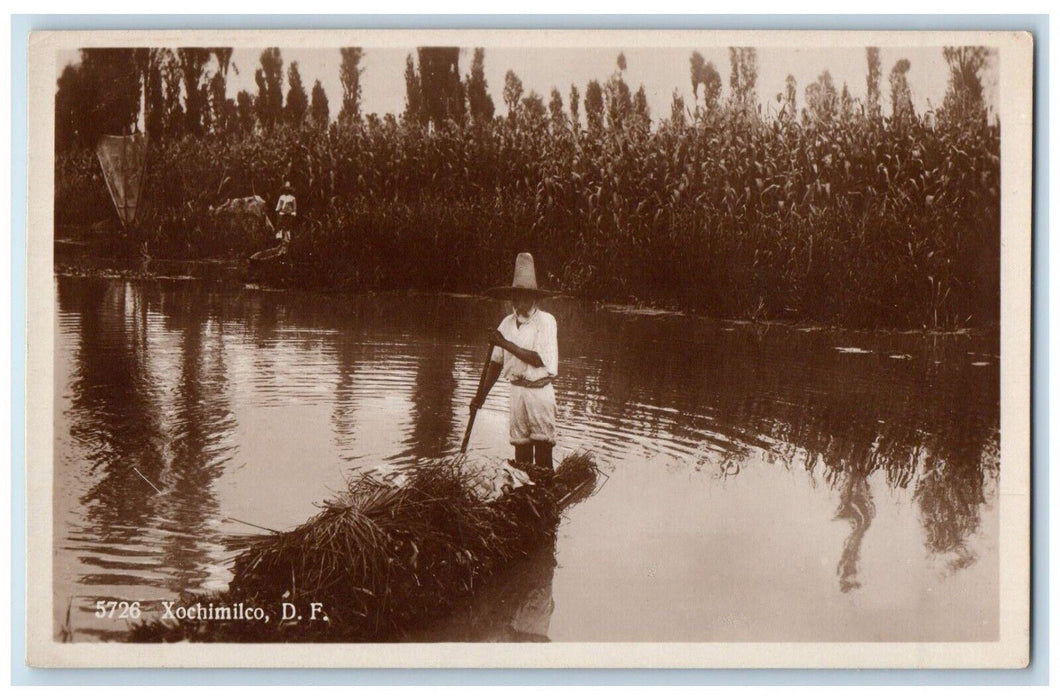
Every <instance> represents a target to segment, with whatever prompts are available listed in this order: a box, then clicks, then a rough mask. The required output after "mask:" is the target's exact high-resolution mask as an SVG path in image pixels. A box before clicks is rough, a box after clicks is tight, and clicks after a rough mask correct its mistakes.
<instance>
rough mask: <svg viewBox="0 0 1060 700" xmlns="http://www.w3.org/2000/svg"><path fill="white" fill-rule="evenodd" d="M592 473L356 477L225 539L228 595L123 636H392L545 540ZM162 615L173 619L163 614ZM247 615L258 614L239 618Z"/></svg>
mask: <svg viewBox="0 0 1060 700" xmlns="http://www.w3.org/2000/svg"><path fill="white" fill-rule="evenodd" d="M598 474H599V472H598V470H597V467H596V463H595V460H594V459H593V457H592V456H591V455H590V454H588V453H579V454H572V455H569V456H568V457H566V458H565V459H564V460H563V462H562V463H561V464H560V465H559V467H558V468H557V469H556V473H555V475H554V476H553V477H552V478H548V477H545V476H543V475H540V474H535V473H533V472H532V473H531V474H530V475H529V479H530V481H529V483H523V482H524V481H527V480H526V478H525V475H524V474H523V473H522V472H519V471H518V470H514V469H510V468H508V467H506V466H504V465H502V466H500V467H498V466H496V465H491V464H485V463H479V462H475V461H473V460H469V459H465V458H463V457H458V458H451V459H447V460H441V461H437V462H430V463H425V464H421V465H419V466H417V467H414V468H412V469H409V470H405V471H402V472H400V473H398V474H397V475H396V476H394V475H391V476H381V475H379V474H361V475H358V476H357V477H355V478H352V479H351V481H350V482H349V483H348V484H347V487H346V489H345V490H344V491H343V492H342V493H340V494H338V495H336V496H335V497H334V498H333V499H331V500H329V501H327V502H325V503H324V504H323V505H322V507H321V510H320V512H319V513H317V514H316V515H315V516H313V517H312V518H310V519H309V520H308V521H306V522H305V523H304V524H302V525H300V526H298V527H296V528H295V529H293V530H291V531H289V532H271V531H270V532H267V533H264V534H260V535H249V536H239V537H234V538H231V539H230V540H229V541H228V543H227V544H228V546H229V547H231V548H232V549H233V550H234V551H235V552H236V554H235V558H234V563H233V567H232V570H233V577H232V581H231V583H230V585H229V588H228V590H227V591H226V592H223V593H216V594H210V595H198V596H187V597H186V598H184V599H182V600H180V601H178V602H176V603H172V604H167V605H166V606H164V608H163V612H161V613H160V614H159V615H157V616H153V617H150V618H148V619H147V620H145V622H144V623H143V624H140V625H138V626H136V627H135V628H134V629H133V630H132V634H131V637H132V641H138V642H143V641H181V640H198V641H219V642H220V641H295V640H316V641H386V640H396V639H401V638H402V637H403V636H404V635H406V634H407V633H409V632H411V631H414V630H415V629H416V628H417V627H420V626H422V625H424V624H425V623H427V622H429V621H430V620H432V619H435V618H437V617H439V616H441V615H444V614H445V613H446V612H448V611H450V610H451V609H452V608H453V607H454V605H455V604H457V603H458V602H460V601H461V600H462V599H465V598H466V597H467V596H469V595H471V594H472V593H474V592H475V591H476V590H477V589H478V588H479V587H480V586H481V585H483V584H484V583H486V582H487V581H488V580H489V579H490V578H492V577H493V576H494V575H496V574H498V573H500V572H501V571H503V570H504V568H505V567H506V565H511V564H514V563H515V562H516V561H518V560H520V559H522V558H525V557H526V556H527V555H529V554H531V553H532V552H533V551H535V550H536V549H538V548H540V547H541V545H543V544H546V543H548V542H551V541H552V540H553V538H554V537H555V528H556V525H557V523H558V522H559V515H560V513H561V512H562V511H563V509H564V508H566V507H567V506H569V505H570V504H571V503H572V502H574V501H575V500H577V499H579V498H582V497H584V496H585V495H586V494H588V493H589V492H591V491H592V489H593V488H594V486H595V484H596V480H597V476H598ZM513 477H514V478H513ZM506 480H507V481H508V482H509V483H510V484H511V485H505V484H504V481H506ZM313 604H318V605H319V607H313ZM166 609H168V610H170V611H177V614H174V615H171V616H169V617H170V618H171V619H163V618H164V617H166V615H165V614H164V611H165V610H166ZM180 611H190V614H183V613H180ZM259 611H260V612H259ZM292 611H297V614H298V615H301V616H302V619H301V620H299V619H297V618H294V617H291V615H292ZM314 612H315V614H316V618H317V619H315V620H311V619H309V618H310V617H311V616H312V615H313V614H314ZM285 613H286V616H287V617H290V618H291V619H288V620H284V619H283V618H284V617H285ZM255 614H256V615H259V616H261V618H262V619H257V620H255V619H244V618H246V617H252V616H253V615H255ZM189 617H196V618H200V619H188V618H189ZM173 618H175V619H173ZM181 618H183V619H181ZM201 618H207V619H201ZM210 618H212V619H210ZM224 618H240V619H224Z"/></svg>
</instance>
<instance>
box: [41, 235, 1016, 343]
mask: <svg viewBox="0 0 1060 700" xmlns="http://www.w3.org/2000/svg"><path fill="white" fill-rule="evenodd" d="M60 257H65V256H59V255H58V254H57V255H56V262H55V265H54V270H53V272H54V274H55V275H56V276H61V277H80V278H94V279H124V280H131V281H144V282H150V281H204V282H210V283H218V284H224V285H225V286H226V287H228V286H231V288H233V289H237V288H238V289H257V290H261V291H270V292H287V291H293V292H302V293H311V294H324V295H329V296H330V295H339V296H345V295H353V296H361V295H370V296H376V295H403V296H412V295H418V294H428V295H439V296H454V297H474V298H482V299H483V300H487V299H489V297H486V296H484V295H482V294H476V293H474V292H470V291H453V290H440V289H439V290H432V289H416V288H404V289H355V288H342V287H338V286H334V285H323V286H313V285H305V284H299V281H300V280H299V278H298V277H297V276H290V277H288V278H286V279H272V280H268V279H266V280H251V279H248V275H247V271H248V269H249V263H248V262H247V261H240V260H155V259H149V260H145V259H141V260H140V261H139V262H140V269H138V270H137V269H133V267H132V265H131V264H130V263H132V262H133V259H131V258H130V257H107V258H103V257H92V258H90V259H81V260H79V261H77V262H76V263H75V262H74V261H67V262H59V258H60ZM86 263H87V264H86ZM104 265H106V266H104ZM270 267H272V268H276V267H281V265H279V264H276V263H272V264H270ZM151 268H154V269H151ZM193 271H199V272H203V271H209V272H212V273H213V274H194V273H193ZM266 274H267V273H266ZM270 281H271V282H276V283H277V284H270ZM563 296H565V297H566V298H574V297H569V296H567V295H563ZM579 301H583V302H584V303H587V304H591V305H593V306H594V307H596V308H598V309H600V310H603V311H609V312H613V313H625V314H630V315H640V316H677V317H682V318H689V319H702V320H708V321H712V322H716V323H719V324H722V325H733V326H749V327H758V328H766V329H768V328H785V329H789V330H796V331H804V332H809V331H830V332H848V333H874V334H885V335H922V336H925V337H933V336H955V335H991V334H993V335H994V336H997V335H998V334H999V332H1000V328H999V327H997V326H994V325H991V326H971V327H966V328H890V327H873V326H849V325H841V324H837V323H825V322H817V321H813V320H796V319H767V318H716V317H714V316H710V315H708V314H703V313H697V312H694V311H688V310H684V309H678V308H667V307H665V306H661V305H657V304H651V303H643V302H638V301H627V302H624V303H623V302H620V301H615V300H606V299H580V300H579Z"/></svg>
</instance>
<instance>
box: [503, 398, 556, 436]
mask: <svg viewBox="0 0 1060 700" xmlns="http://www.w3.org/2000/svg"><path fill="white" fill-rule="evenodd" d="M508 433H509V436H510V442H511V443H512V444H513V445H529V444H530V443H531V442H548V443H551V444H553V445H555V444H556V391H555V390H554V389H553V388H552V385H551V384H548V385H547V386H543V387H541V388H540V389H530V388H527V387H525V386H516V385H514V384H512V385H511V407H510V410H509V411H508Z"/></svg>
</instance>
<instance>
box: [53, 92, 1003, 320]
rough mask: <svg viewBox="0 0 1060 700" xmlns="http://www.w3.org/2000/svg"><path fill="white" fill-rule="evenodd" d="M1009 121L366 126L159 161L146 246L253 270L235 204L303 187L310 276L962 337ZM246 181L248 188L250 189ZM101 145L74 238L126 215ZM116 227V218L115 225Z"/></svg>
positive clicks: (70, 158)
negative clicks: (239, 261)
mask: <svg viewBox="0 0 1060 700" xmlns="http://www.w3.org/2000/svg"><path fill="white" fill-rule="evenodd" d="M999 143H1000V134H999V130H998V128H997V127H992V126H987V125H986V124H985V123H981V124H975V125H968V124H964V125H958V124H941V125H935V126H934V127H929V126H927V125H925V124H922V123H920V122H918V121H916V120H906V121H903V122H888V121H883V120H871V119H867V118H865V117H863V116H860V115H857V114H853V115H846V116H837V117H836V118H835V119H834V120H832V121H829V122H827V123H823V122H805V123H804V122H797V121H794V120H790V121H785V120H780V119H778V120H761V119H758V118H756V117H748V116H746V115H742V114H739V113H732V112H726V111H721V112H720V113H718V114H716V115H714V116H711V117H705V118H701V119H698V120H696V121H695V122H694V123H693V124H689V125H674V124H670V123H668V122H664V123H663V124H662V125H661V126H660V127H659V128H657V129H655V130H653V131H649V130H646V129H644V128H643V127H642V126H638V125H636V124H632V123H631V124H627V125H623V126H621V127H618V128H614V129H610V128H607V129H605V128H595V129H593V130H591V131H584V130H583V131H572V130H571V129H570V128H569V127H568V126H565V125H563V126H559V125H555V124H549V123H547V122H545V121H541V122H538V123H528V122H526V121H525V120H520V121H508V120H500V119H499V120H496V121H494V122H493V123H491V124H488V125H484V126H483V125H480V126H467V127H458V126H455V125H454V126H452V128H447V129H438V130H432V131H430V132H428V131H425V130H423V129H422V128H421V127H419V126H416V125H410V124H404V123H399V122H397V121H392V120H391V121H387V122H379V121H372V122H361V123H358V124H354V125H346V126H343V127H338V126H335V125H333V126H332V127H331V128H330V129H317V128H312V127H308V126H306V127H304V128H298V129H295V128H277V129H275V130H272V131H266V132H259V133H256V134H253V135H248V136H232V135H225V136H212V135H208V136H204V137H201V138H190V137H189V138H184V139H183V140H180V141H176V142H165V143H162V144H155V145H153V146H152V149H151V154H150V162H149V167H148V176H147V177H148V179H147V184H146V187H147V190H146V202H147V206H146V208H145V210H144V212H143V216H142V217H141V219H140V221H139V223H138V225H137V228H136V229H135V230H134V231H133V232H132V233H131V235H130V237H129V243H128V245H130V246H137V247H139V246H140V245H141V244H143V243H146V244H147V250H149V251H150V254H151V255H152V256H154V257H157V258H179V259H189V258H190V259H198V258H216V257H240V256H244V255H246V254H248V253H250V252H253V251H255V250H258V249H260V248H262V247H264V245H266V244H267V243H268V240H267V238H266V237H265V234H264V233H263V232H248V231H246V230H243V229H241V228H240V227H238V226H233V225H226V224H225V223H224V222H219V221H216V220H214V219H212V218H211V217H210V215H209V213H208V207H209V206H210V205H213V204H218V203H219V202H221V201H222V200H223V199H224V198H227V197H234V196H247V195H250V194H259V195H261V196H263V197H264V198H265V199H266V201H267V202H268V203H269V205H270V208H271V206H272V205H274V203H275V199H276V196H277V195H278V192H279V188H280V186H281V185H282V183H283V180H284V179H285V178H287V179H290V180H291V181H292V183H293V184H294V186H295V187H296V189H297V192H298V198H299V206H300V211H301V215H302V216H301V219H302V220H301V225H300V229H299V230H298V231H297V233H296V236H295V241H294V243H293V246H292V251H291V257H292V261H293V262H296V263H300V265H299V266H298V267H297V269H298V275H297V278H298V279H297V281H298V282H299V283H300V284H303V285H305V286H308V287H325V288H334V289H349V290H364V289H394V288H417V289H431V290H442V291H475V290H479V289H482V288H484V287H487V286H490V285H494V284H498V283H501V282H504V281H505V280H506V278H507V276H508V275H509V274H510V267H511V261H512V260H513V258H514V255H515V253H516V252H518V251H520V250H530V251H532V252H534V254H535V257H536V259H537V261H538V265H539V275H540V276H541V277H542V278H543V279H541V282H542V284H547V285H549V286H551V287H554V288H559V289H562V290H564V291H566V292H569V293H571V294H575V295H580V296H585V297H588V298H593V299H600V300H607V301H616V302H630V301H635V302H641V303H647V304H653V305H658V306H664V307H672V308H681V309H687V310H692V311H697V312H701V313H706V314H710V315H715V316H719V317H728V318H741V317H742V318H759V319H781V320H794V321H800V322H821V323H833V324H841V325H846V326H856V327H875V326H887V327H900V328H919V327H931V328H951V327H968V326H989V325H994V324H996V322H997V319H998V313H999V310H998V298H999V283H998V275H999V269H998V260H999V243H1000V194H999V192H1000V182H999V179H1000V160H999ZM236 183H238V184H236ZM107 197H108V195H107V193H106V189H105V187H104V185H103V182H102V176H101V175H100V172H99V166H98V164H97V163H96V162H95V160H94V156H93V155H92V154H91V153H89V152H72V153H68V154H66V155H63V156H60V157H59V159H58V160H57V163H56V200H55V213H56V222H57V226H58V227H64V226H71V225H77V224H87V223H91V222H96V221H100V220H101V219H108V218H109V219H111V220H113V219H114V214H113V210H112V208H111V207H110V204H109V201H108V198H107ZM113 225H114V226H116V224H113Z"/></svg>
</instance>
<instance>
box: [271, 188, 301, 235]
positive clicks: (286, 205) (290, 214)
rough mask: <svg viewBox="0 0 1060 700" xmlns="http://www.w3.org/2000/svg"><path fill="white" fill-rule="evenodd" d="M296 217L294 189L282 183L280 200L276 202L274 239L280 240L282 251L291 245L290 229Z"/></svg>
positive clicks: (296, 206) (296, 203) (296, 205)
mask: <svg viewBox="0 0 1060 700" xmlns="http://www.w3.org/2000/svg"><path fill="white" fill-rule="evenodd" d="M297 216H298V202H297V200H296V199H295V197H294V188H293V187H291V183H290V182H285V183H283V187H282V188H281V189H280V198H279V199H277V200H276V238H278V239H279V240H280V246H281V248H282V250H283V251H286V250H287V246H289V245H290V244H291V229H292V228H294V222H295V217H297Z"/></svg>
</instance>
